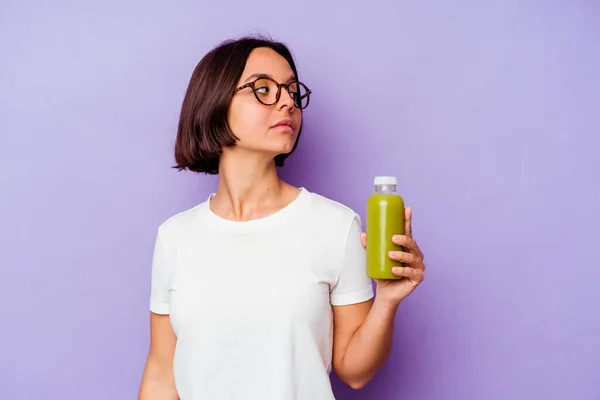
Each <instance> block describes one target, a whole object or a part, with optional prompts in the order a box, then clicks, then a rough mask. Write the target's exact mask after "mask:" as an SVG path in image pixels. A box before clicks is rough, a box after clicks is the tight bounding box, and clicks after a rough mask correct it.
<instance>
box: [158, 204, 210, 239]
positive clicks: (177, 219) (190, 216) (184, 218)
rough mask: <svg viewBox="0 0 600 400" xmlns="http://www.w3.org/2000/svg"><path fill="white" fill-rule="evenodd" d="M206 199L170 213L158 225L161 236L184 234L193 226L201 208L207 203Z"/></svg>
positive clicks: (200, 212)
mask: <svg viewBox="0 0 600 400" xmlns="http://www.w3.org/2000/svg"><path fill="white" fill-rule="evenodd" d="M207 201H208V200H206V201H204V202H202V203H200V204H197V205H195V206H193V207H190V208H187V209H185V210H183V211H179V212H177V213H176V214H173V215H171V216H170V217H168V218H167V219H166V220H164V221H163V222H162V223H161V224H160V225H159V227H158V230H159V232H160V233H161V234H162V235H163V236H165V235H167V236H173V235H177V234H181V233H184V234H185V233H186V232H187V231H188V230H189V229H192V228H193V227H194V226H195V224H196V221H197V220H198V218H199V217H200V216H201V214H202V211H203V209H204V208H205V207H206V205H207V204H208V203H207Z"/></svg>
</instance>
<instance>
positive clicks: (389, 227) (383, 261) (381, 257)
mask: <svg viewBox="0 0 600 400" xmlns="http://www.w3.org/2000/svg"><path fill="white" fill-rule="evenodd" d="M394 235H404V201H403V200H402V197H400V196H398V195H397V194H396V193H395V192H377V193H375V194H373V195H372V196H371V197H370V198H369V201H368V202H367V275H368V276H369V277H370V278H372V279H402V277H399V276H396V275H394V274H393V273H392V267H398V266H402V263H400V262H399V261H394V260H392V259H391V258H390V257H389V255H388V252H389V251H392V250H393V251H402V250H403V249H402V247H401V246H398V245H396V244H394V243H392V236H394Z"/></svg>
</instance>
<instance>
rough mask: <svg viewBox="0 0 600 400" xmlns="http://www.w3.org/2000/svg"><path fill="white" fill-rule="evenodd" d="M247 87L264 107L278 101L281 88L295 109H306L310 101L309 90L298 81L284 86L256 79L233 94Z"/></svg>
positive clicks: (263, 79) (271, 80)
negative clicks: (288, 96)
mask: <svg viewBox="0 0 600 400" xmlns="http://www.w3.org/2000/svg"><path fill="white" fill-rule="evenodd" d="M247 87H249V88H251V89H252V92H254V96H255V97H256V100H258V101H259V102H260V103H261V104H264V105H265V106H272V105H274V104H276V103H277V102H278V101H279V98H280V97H281V88H285V89H286V90H287V91H288V93H289V94H290V97H291V98H292V99H293V100H294V106H295V107H297V108H300V109H304V108H306V107H308V103H309V101H310V94H311V91H310V89H309V88H307V87H306V85H305V84H303V83H301V82H298V81H292V82H290V83H288V84H285V83H278V82H277V81H276V80H274V79H271V78H267V77H264V78H258V79H256V80H254V81H252V82H248V83H246V84H245V85H242V86H240V87H238V88H237V89H235V91H234V92H233V93H237V92H239V91H240V90H242V89H245V88H247Z"/></svg>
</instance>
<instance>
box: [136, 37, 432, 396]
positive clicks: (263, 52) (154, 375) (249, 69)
mask: <svg viewBox="0 0 600 400" xmlns="http://www.w3.org/2000/svg"><path fill="white" fill-rule="evenodd" d="M259 73H260V74H268V75H270V76H271V77H272V78H273V79H275V80H276V81H277V82H280V83H287V82H288V81H290V80H291V79H293V77H294V74H293V71H292V69H291V68H290V66H289V64H288V62H287V61H286V60H285V58H283V57H282V56H280V55H279V54H278V53H277V52H275V51H274V50H271V49H269V48H258V49H255V50H254V51H252V53H251V54H250V56H249V57H248V60H247V62H246V67H245V70H244V72H243V73H242V76H241V78H240V80H239V82H238V87H239V86H241V85H243V84H245V83H247V81H249V80H252V78H251V77H252V76H253V75H254V74H259ZM282 119H290V120H291V121H292V125H293V126H292V129H285V128H273V126H274V125H275V124H276V123H278V122H279V121H280V120H282ZM228 120H229V125H230V127H231V130H232V131H233V133H234V134H235V135H236V136H237V137H238V138H239V141H238V143H237V145H236V146H234V147H228V148H224V149H223V154H222V156H221V160H220V164H219V184H218V189H217V193H216V195H215V196H214V197H213V198H212V199H211V201H210V207H211V209H212V211H213V212H214V213H215V214H217V215H219V216H221V217H222V218H226V219H230V220H233V221H247V220H252V219H257V218H264V217H265V216H268V215H270V214H272V213H274V212H277V211H278V210H280V209H282V208H283V207H285V206H287V205H288V204H289V203H290V202H292V201H293V200H294V199H295V198H296V197H297V196H298V195H299V193H300V189H298V188H296V187H293V186H291V185H289V184H288V183H286V182H284V181H283V180H281V179H279V176H278V175H277V170H276V167H275V163H274V161H273V159H274V157H275V156H277V155H279V154H284V153H289V152H290V151H291V150H292V149H293V147H294V144H295V142H296V140H297V138H298V132H299V130H300V126H301V123H302V112H301V110H299V109H298V108H296V107H294V102H293V100H292V98H291V97H290V95H289V94H288V92H287V91H286V90H285V89H282V92H281V97H280V99H279V102H278V103H276V104H275V105H273V106H265V105H263V104H261V103H259V102H258V101H257V100H256V98H255V96H254V94H253V92H252V90H251V89H250V88H246V89H243V90H241V91H239V92H237V93H236V94H235V95H234V96H233V99H232V101H231V104H230V108H229V115H228ZM411 223H412V210H411V209H410V208H407V209H406V230H405V233H406V234H405V235H404V236H398V237H395V238H394V239H393V240H394V242H395V243H397V244H400V245H402V246H404V247H405V248H406V250H407V252H392V253H390V255H389V256H390V258H392V259H394V260H399V261H403V262H405V263H406V265H407V266H406V267H404V268H400V269H399V270H395V271H394V273H395V274H396V275H398V276H403V277H405V279H401V280H394V281H385V280H377V281H376V283H377V291H376V294H377V295H376V298H375V300H370V301H366V302H363V303H359V304H352V305H346V306H332V309H333V319H334V336H333V367H334V369H335V370H336V373H337V374H338V376H339V377H340V378H341V379H342V380H344V381H345V382H346V383H347V384H348V385H350V386H351V387H353V388H356V389H358V388H361V387H363V386H364V385H366V383H367V382H368V381H369V380H370V379H371V378H372V377H373V376H374V375H375V373H376V372H377V370H379V368H381V366H382V365H383V364H384V363H385V361H386V359H387V357H388V355H389V352H390V349H391V347H392V336H393V325H394V316H395V313H396V310H397V308H398V306H399V304H400V303H401V301H402V300H403V299H404V298H406V297H407V296H408V295H409V294H410V293H412V291H413V290H414V289H415V288H416V287H417V286H418V285H419V283H420V282H422V281H423V278H424V271H425V264H424V263H423V253H422V252H421V250H420V249H419V247H418V245H417V243H416V242H415V241H414V239H413V238H412V228H411ZM366 240H367V238H366V235H365V234H364V233H363V235H362V237H361V241H362V245H363V247H366ZM150 314H151V315H150V332H151V335H150V336H151V337H150V351H149V354H148V360H147V362H146V367H145V369H144V375H143V378H142V384H141V388H140V394H139V397H138V399H139V400H177V399H178V396H177V392H176V390H175V383H174V379H173V356H174V351H175V344H176V342H177V338H176V336H175V334H174V332H173V330H172V328H171V324H170V321H169V316H168V315H157V314H154V313H150Z"/></svg>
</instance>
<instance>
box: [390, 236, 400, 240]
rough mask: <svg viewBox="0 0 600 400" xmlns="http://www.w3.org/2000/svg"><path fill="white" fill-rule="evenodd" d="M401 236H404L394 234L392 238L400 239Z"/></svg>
mask: <svg viewBox="0 0 600 400" xmlns="http://www.w3.org/2000/svg"><path fill="white" fill-rule="evenodd" d="M401 237H402V236H400V235H394V236H392V240H400V238H401Z"/></svg>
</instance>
